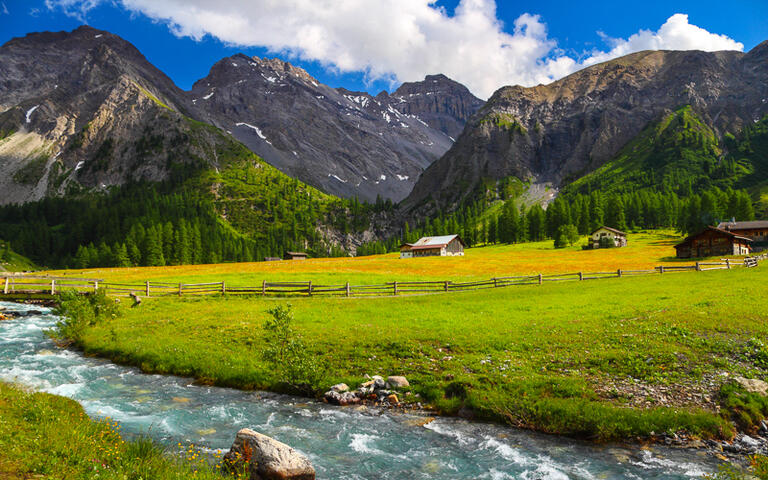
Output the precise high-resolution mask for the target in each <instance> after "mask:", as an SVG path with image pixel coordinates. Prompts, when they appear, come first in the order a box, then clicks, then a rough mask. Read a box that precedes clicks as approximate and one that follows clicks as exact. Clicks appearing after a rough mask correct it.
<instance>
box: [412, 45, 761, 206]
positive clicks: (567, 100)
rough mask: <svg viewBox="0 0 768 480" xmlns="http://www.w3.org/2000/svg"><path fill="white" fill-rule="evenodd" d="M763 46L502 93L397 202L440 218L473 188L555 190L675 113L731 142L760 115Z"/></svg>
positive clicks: (679, 56)
mask: <svg viewBox="0 0 768 480" xmlns="http://www.w3.org/2000/svg"><path fill="white" fill-rule="evenodd" d="M766 47H767V46H766V45H759V46H758V47H755V49H753V51H752V52H750V53H749V54H744V53H741V52H736V51H721V52H703V51H642V52H636V53H633V54H630V55H627V56H624V57H621V58H617V59H614V60H611V61H608V62H604V63H600V64H597V65H593V66H591V67H588V68H585V69H583V70H580V71H578V72H576V73H573V74H571V75H569V76H567V77H565V78H563V79H561V80H558V81H556V82H553V83H551V84H548V85H538V86H535V87H531V88H524V87H520V86H509V87H503V88H501V89H499V90H497V91H496V92H495V93H494V94H493V95H492V96H491V98H490V99H489V100H488V102H487V103H486V105H485V106H484V107H483V108H482V109H480V110H479V111H478V113H477V114H475V115H474V116H473V117H472V118H471V119H469V120H468V122H467V125H466V128H465V130H464V132H463V133H462V135H461V137H460V138H459V140H458V141H457V142H456V143H455V144H454V146H453V147H452V148H451V150H450V151H449V152H448V153H446V155H445V156H443V157H442V158H441V159H440V160H438V161H437V162H435V163H434V164H432V165H431V166H430V167H429V168H428V169H427V170H426V171H425V172H424V173H423V174H422V176H421V178H420V179H419V182H418V183H417V184H416V186H415V187H414V190H413V192H412V193H411V195H410V196H409V198H408V199H406V200H405V201H404V203H403V204H404V206H405V207H406V209H416V208H421V209H425V210H430V209H431V210H436V209H440V210H445V209H448V210H450V209H451V208H453V207H455V205H457V203H459V202H461V201H462V200H463V199H465V198H467V196H468V195H471V192H473V191H476V188H477V187H478V186H479V185H481V184H483V183H487V182H489V181H493V180H500V179H503V178H506V177H509V176H514V177H517V178H519V179H521V180H524V181H529V182H531V184H532V185H537V184H551V185H553V186H556V187H557V186H562V185H564V182H567V181H568V180H569V179H573V178H575V177H577V176H581V175H584V174H586V173H589V172H591V171H594V170H595V169H597V168H599V167H600V166H602V165H604V164H605V163H606V162H608V161H610V160H611V159H612V158H614V157H615V156H616V155H617V154H618V152H619V151H620V150H621V148H622V147H624V145H626V144H627V143H628V142H629V141H631V140H632V139H633V138H636V137H637V135H639V134H640V132H641V131H642V130H643V129H644V128H645V127H647V126H648V125H649V124H650V123H651V122H654V121H657V120H658V118H660V117H661V116H662V115H664V113H665V112H670V111H675V110H676V109H678V108H680V107H681V106H684V105H690V106H691V108H692V109H693V111H694V113H695V114H696V115H697V116H698V118H701V119H702V121H703V122H704V124H705V125H706V126H707V127H708V128H710V129H711V130H712V131H713V132H716V134H717V135H719V136H722V135H724V134H725V133H733V134H736V133H738V132H739V131H740V130H741V129H742V128H743V127H744V126H745V125H747V124H751V123H753V122H755V121H756V119H759V118H762V116H763V115H765V114H766V113H768V103H766V102H765V101H764V100H763V99H765V98H768V61H766V59H765V57H763V55H765V50H766V49H768V48H766ZM748 61H749V62H748ZM745 62H746V63H745ZM458 185H463V186H462V187H458Z"/></svg>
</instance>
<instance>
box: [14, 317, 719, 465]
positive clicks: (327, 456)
mask: <svg viewBox="0 0 768 480" xmlns="http://www.w3.org/2000/svg"><path fill="white" fill-rule="evenodd" d="M0 307H5V308H6V309H8V310H27V311H28V310H41V311H43V314H42V315H34V316H27V317H22V318H19V319H15V320H10V321H2V322H0V380H2V381H8V382H16V383H19V384H23V385H27V386H30V387H33V388H35V389H38V390H42V391H45V392H49V393H54V394H57V395H63V396H65V397H69V398H73V399H75V400H77V401H78V402H80V403H81V404H82V405H83V407H84V408H85V410H86V412H87V413H88V414H89V415H90V416H91V417H94V418H103V417H110V418H112V419H115V420H117V421H119V422H120V423H121V425H122V431H123V432H125V433H128V434H139V433H142V434H149V435H150V436H152V437H153V438H155V439H156V440H157V441H159V442H162V443H165V444H168V445H176V443H178V442H181V443H184V444H187V443H194V444H195V445H196V446H197V445H199V446H201V447H203V448H204V449H206V450H223V449H228V448H229V446H230V445H231V444H232V441H233V439H234V435H235V433H236V432H237V431H238V430H239V429H240V428H243V427H250V428H253V429H254V430H257V431H259V432H261V433H264V434H266V435H269V436H271V437H274V438H276V439H278V440H280V441H282V442H284V443H287V444H288V445H291V446H292V447H294V448H296V449H297V450H299V451H301V452H302V453H304V454H305V455H307V456H308V457H309V458H310V459H311V461H312V463H313V465H314V466H315V468H316V469H317V474H318V478H320V479H337V478H345V479H492V480H501V479H526V480H533V479H625V478H627V479H662V478H663V479H685V478H700V477H701V476H702V475H704V474H705V473H707V472H711V471H713V469H714V468H715V467H716V464H715V463H714V461H713V460H712V459H710V458H708V457H706V456H704V455H703V454H702V453H700V452H690V451H682V450H675V449H664V448H653V449H646V450H643V449H639V448H638V449H635V448H626V447H618V446H595V445H591V444H587V443H581V442H578V441H574V440H570V439H564V438H559V437H554V436H547V435H540V434H536V433H531V432H526V431H521V430H516V429H512V428H508V427H504V426H499V425H489V424H482V423H472V422H467V421H464V420H461V419H454V418H437V419H436V420H434V421H433V422H431V423H428V424H426V425H424V426H420V425H418V423H420V422H419V420H421V417H418V416H415V415H406V414H390V413H387V414H382V413H380V412H378V411H375V410H366V409H355V408H339V407H332V406H328V405H325V404H322V403H316V402H311V401H308V400H306V399H302V398H296V397H290V396H284V395H275V394H270V393H264V392H258V393H254V392H243V391H239V390H233V389H227V388H216V387H205V386H195V385H192V384H191V381H190V380H189V379H184V378H178V377H172V376H164V375H145V374H142V373H141V372H139V371H138V370H136V369H134V368H129V367H123V366H119V365H115V364H112V363H110V362H108V361H106V360H101V359H95V358H86V357H84V356H82V355H80V354H79V353H77V352H73V351H69V350H61V349H57V348H56V347H55V346H54V345H53V343H52V342H51V341H50V340H49V339H48V338H47V337H46V336H45V334H44V331H45V330H46V329H50V328H52V327H53V326H54V325H55V323H56V317H55V316H53V315H51V314H50V311H49V310H47V309H43V308H40V307H38V306H28V305H19V304H13V303H3V302H0Z"/></svg>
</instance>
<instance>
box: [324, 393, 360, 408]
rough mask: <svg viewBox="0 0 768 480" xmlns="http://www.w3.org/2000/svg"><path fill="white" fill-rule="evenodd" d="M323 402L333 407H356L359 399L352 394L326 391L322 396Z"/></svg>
mask: <svg viewBox="0 0 768 480" xmlns="http://www.w3.org/2000/svg"><path fill="white" fill-rule="evenodd" d="M324 398H325V400H326V401H327V402H328V403H330V404H333V405H340V406H342V407H343V406H346V405H356V404H358V403H360V397H359V396H358V395H357V394H356V393H354V392H337V391H335V390H328V391H327V392H325V395H324Z"/></svg>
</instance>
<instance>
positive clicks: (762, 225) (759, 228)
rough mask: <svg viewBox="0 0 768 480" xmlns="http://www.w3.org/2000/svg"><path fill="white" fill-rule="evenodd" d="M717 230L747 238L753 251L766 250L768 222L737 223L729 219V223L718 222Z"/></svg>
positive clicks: (767, 245) (767, 247) (767, 244)
mask: <svg viewBox="0 0 768 480" xmlns="http://www.w3.org/2000/svg"><path fill="white" fill-rule="evenodd" d="M717 228H719V229H720V230H726V231H729V232H731V233H735V234H736V235H740V236H742V237H747V238H749V239H750V240H752V250H753V251H760V250H766V249H768V220H753V221H750V222H737V221H736V220H735V219H731V221H730V222H720V224H719V225H718V226H717Z"/></svg>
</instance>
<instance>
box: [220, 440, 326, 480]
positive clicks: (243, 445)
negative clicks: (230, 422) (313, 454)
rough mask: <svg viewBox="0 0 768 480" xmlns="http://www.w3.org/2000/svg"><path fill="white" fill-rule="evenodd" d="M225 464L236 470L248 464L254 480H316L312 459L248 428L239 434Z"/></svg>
mask: <svg viewBox="0 0 768 480" xmlns="http://www.w3.org/2000/svg"><path fill="white" fill-rule="evenodd" d="M224 460H225V461H226V462H228V463H230V464H232V465H234V466H235V469H236V471H238V470H239V468H240V466H242V465H243V464H247V468H248V471H249V473H250V477H249V478H251V479H255V480H315V469H314V467H313V466H312V464H311V463H310V462H309V459H307V457H305V456H304V455H302V454H301V453H299V452H297V451H296V450H294V449H293V448H291V447H289V446H288V445H286V444H284V443H281V442H278V441H277V440H275V439H273V438H270V437H268V436H266V435H262V434H260V433H258V432H255V431H253V430H251V429H249V428H244V429H242V430H240V431H239V432H237V436H236V437H235V442H234V443H233V444H232V448H230V450H229V452H227V454H226V455H225V456H224Z"/></svg>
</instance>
